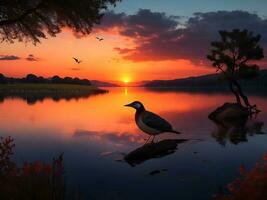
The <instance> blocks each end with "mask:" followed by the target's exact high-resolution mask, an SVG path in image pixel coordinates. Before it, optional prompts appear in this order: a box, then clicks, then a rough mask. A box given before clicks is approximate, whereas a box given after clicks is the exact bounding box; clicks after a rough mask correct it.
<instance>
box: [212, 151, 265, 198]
mask: <svg viewBox="0 0 267 200" xmlns="http://www.w3.org/2000/svg"><path fill="white" fill-rule="evenodd" d="M239 171H240V174H241V177H239V178H237V179H235V180H234V181H233V182H231V183H230V184H228V187H227V188H228V191H229V193H230V194H217V195H215V198H214V200H254V199H255V200H256V199H257V200H266V199H267V154H265V155H264V161H263V162H257V163H256V165H255V166H254V167H253V168H252V170H250V171H247V170H246V168H245V166H244V165H241V166H240V168H239Z"/></svg>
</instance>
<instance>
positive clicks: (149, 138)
mask: <svg viewBox="0 0 267 200" xmlns="http://www.w3.org/2000/svg"><path fill="white" fill-rule="evenodd" d="M150 138H151V135H150V136H149V137H148V138H147V140H146V143H147V142H148V141H149V139H150ZM146 143H145V144H146Z"/></svg>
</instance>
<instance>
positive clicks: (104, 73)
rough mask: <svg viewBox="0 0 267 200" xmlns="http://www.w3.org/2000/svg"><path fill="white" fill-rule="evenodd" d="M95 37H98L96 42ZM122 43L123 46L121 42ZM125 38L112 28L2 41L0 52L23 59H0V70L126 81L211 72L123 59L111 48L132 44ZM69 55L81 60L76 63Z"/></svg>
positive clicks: (188, 64)
mask: <svg viewBox="0 0 267 200" xmlns="http://www.w3.org/2000/svg"><path fill="white" fill-rule="evenodd" d="M95 36H101V37H103V38H104V40H103V41H101V42H99V41H98V40H96V38H95ZM122 44H123V45H122ZM133 45H134V44H133V42H132V41H131V40H130V39H129V38H125V37H123V36H120V35H119V34H116V33H114V31H109V32H101V33H92V34H91V35H89V36H86V37H84V38H80V39H79V38H76V37H75V36H73V34H72V33H71V32H69V31H67V30H65V31H63V33H61V34H58V35H57V37H53V38H51V37H50V38H48V39H46V40H41V43H40V44H37V45H36V46H34V45H33V44H31V43H26V44H25V43H23V42H15V43H13V44H10V43H2V44H1V49H0V55H16V56H19V57H21V58H23V59H20V60H14V61H0V72H1V73H3V74H4V75H6V76H14V77H22V76H25V75H26V74H28V73H34V74H37V75H42V76H45V77H49V76H53V75H56V74H57V75H60V76H71V77H74V76H77V77H81V78H88V79H91V80H92V79H96V80H106V81H124V80H128V81H129V82H135V81H142V80H153V79H174V78H179V77H187V76H192V75H200V74H207V73H212V72H214V70H213V69H211V68H204V67H199V66H194V65H193V64H192V63H191V62H190V61H187V60H176V61H150V62H132V61H128V60H124V59H123V58H121V56H120V55H119V54H118V52H117V51H115V50H114V47H117V46H120V47H123V46H125V47H127V48H129V47H133ZM29 54H33V55H34V56H35V57H38V58H39V61H37V62H29V61H27V60H25V59H24V58H26V57H27V56H28V55H29ZM72 57H77V58H79V59H81V60H82V63H80V64H76V63H75V62H74V61H73V59H72Z"/></svg>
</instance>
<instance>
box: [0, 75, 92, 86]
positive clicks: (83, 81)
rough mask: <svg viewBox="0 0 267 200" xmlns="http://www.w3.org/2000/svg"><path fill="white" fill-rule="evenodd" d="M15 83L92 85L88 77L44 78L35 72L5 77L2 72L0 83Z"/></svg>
mask: <svg viewBox="0 0 267 200" xmlns="http://www.w3.org/2000/svg"><path fill="white" fill-rule="evenodd" d="M14 83H53V84H75V85H92V84H91V82H90V81H89V80H88V79H79V78H77V77H75V78H71V77H64V78H61V77H59V76H57V75H56V76H53V77H52V78H44V77H42V76H36V75H34V74H28V75H27V76H26V77H23V78H12V77H5V76H4V75H3V74H0V84H14Z"/></svg>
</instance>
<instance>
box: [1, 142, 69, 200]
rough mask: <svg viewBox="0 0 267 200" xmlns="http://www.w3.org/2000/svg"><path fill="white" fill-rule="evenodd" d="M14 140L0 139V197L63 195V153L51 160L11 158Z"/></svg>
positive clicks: (21, 198) (60, 199) (41, 198)
mask: <svg viewBox="0 0 267 200" xmlns="http://www.w3.org/2000/svg"><path fill="white" fill-rule="evenodd" d="M14 147H15V144H14V140H13V138H11V137H7V138H1V141H0V185H1V187H0V199H14V200H16V199H19V200H29V199H39V200H47V199H56V200H63V199H65V180H64V165H63V154H61V155H59V157H57V158H54V159H53V161H52V163H48V164H45V163H43V162H40V161H35V162H33V163H27V162H25V163H24V164H23V165H22V166H21V167H19V166H17V165H16V164H15V163H14V162H12V155H13V150H14Z"/></svg>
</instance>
